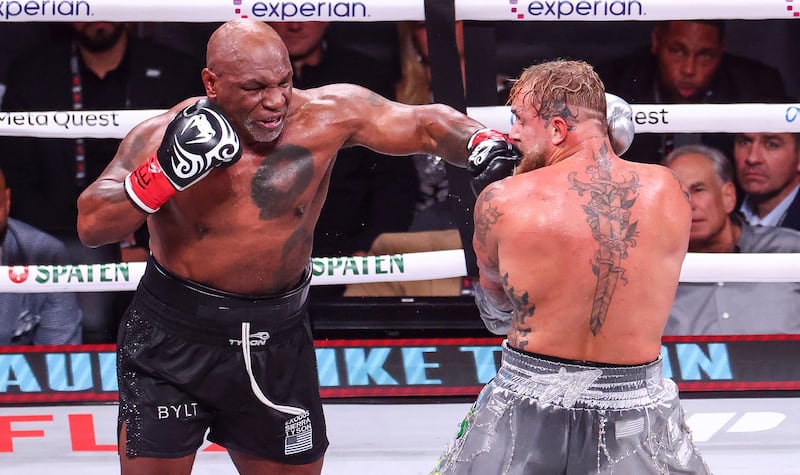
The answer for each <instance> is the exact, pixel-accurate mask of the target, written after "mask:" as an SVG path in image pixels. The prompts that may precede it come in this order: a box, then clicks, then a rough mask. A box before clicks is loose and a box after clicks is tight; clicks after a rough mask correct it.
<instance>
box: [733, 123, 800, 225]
mask: <svg viewBox="0 0 800 475" xmlns="http://www.w3.org/2000/svg"><path fill="white" fill-rule="evenodd" d="M733 156H734V160H735V162H736V176H737V178H738V180H739V186H740V187H741V188H742V190H743V191H744V192H745V196H744V200H743V202H742V205H741V208H740V210H741V212H742V214H744V217H745V219H746V220H747V222H749V223H750V224H752V225H759V226H783V227H786V228H792V229H797V230H800V195H798V190H799V189H800V133H794V134H792V133H757V134H755V133H741V134H737V135H736V141H735V144H734V152H733Z"/></svg>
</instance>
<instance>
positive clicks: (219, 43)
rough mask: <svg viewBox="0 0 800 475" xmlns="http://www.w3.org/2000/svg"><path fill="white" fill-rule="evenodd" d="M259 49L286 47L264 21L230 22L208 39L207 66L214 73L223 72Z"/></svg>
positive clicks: (236, 20) (245, 20) (240, 20)
mask: <svg viewBox="0 0 800 475" xmlns="http://www.w3.org/2000/svg"><path fill="white" fill-rule="evenodd" d="M258 48H279V49H283V50H285V49H286V46H285V45H284V44H283V40H282V39H281V37H280V35H278V33H276V32H275V30H273V29H272V27H270V26H269V25H267V24H266V23H264V22H262V21H258V20H252V19H249V18H237V19H234V20H230V21H228V22H225V23H223V24H222V25H221V26H220V27H219V28H217V29H216V31H214V33H212V34H211V37H210V38H209V39H208V48H207V50H206V66H207V67H208V68H209V69H211V70H212V71H219V70H223V69H224V65H225V64H226V63H230V62H231V61H240V60H242V59H245V57H246V56H247V53H248V52H250V51H253V50H254V49H258ZM287 57H288V53H287Z"/></svg>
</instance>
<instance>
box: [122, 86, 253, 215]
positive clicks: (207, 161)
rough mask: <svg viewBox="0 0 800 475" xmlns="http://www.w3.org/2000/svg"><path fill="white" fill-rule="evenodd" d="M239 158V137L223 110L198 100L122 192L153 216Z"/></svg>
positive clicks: (174, 123) (176, 121)
mask: <svg viewBox="0 0 800 475" xmlns="http://www.w3.org/2000/svg"><path fill="white" fill-rule="evenodd" d="M241 156H242V148H241V145H240V143H239V137H238V136H237V135H236V132H234V130H233V127H232V126H231V124H230V122H228V119H227V118H225V116H224V114H223V113H222V110H221V109H220V108H219V107H217V106H216V105H215V104H213V103H211V102H209V101H208V100H206V99H201V100H199V101H197V103H195V104H192V105H190V106H188V107H186V108H185V109H183V110H182V111H181V112H179V113H178V115H176V116H175V118H174V119H172V122H170V123H169V125H168V126H167V129H166V131H165V132H164V139H163V140H162V142H161V145H160V146H159V147H158V151H157V152H156V153H155V154H153V155H151V156H150V157H149V158H148V159H147V160H145V161H144V163H142V164H141V165H139V166H138V167H137V168H136V169H135V170H133V171H132V172H131V173H130V174H128V176H127V177H126V178H125V192H126V193H127V194H128V197H129V198H130V199H131V201H133V203H134V204H135V205H136V206H137V207H138V208H140V209H141V210H142V211H144V212H146V213H155V212H156V211H158V210H159V208H161V206H163V205H164V203H166V202H167V201H169V199H170V198H172V196H174V195H175V193H177V192H178V191H182V190H184V189H186V188H188V187H189V186H191V185H193V184H195V183H197V182H198V181H200V180H201V179H202V178H203V177H205V176H206V175H208V173H209V172H210V171H211V170H213V169H214V168H217V167H223V166H230V165H232V164H233V163H235V162H236V161H237V160H239V158H240V157H241Z"/></svg>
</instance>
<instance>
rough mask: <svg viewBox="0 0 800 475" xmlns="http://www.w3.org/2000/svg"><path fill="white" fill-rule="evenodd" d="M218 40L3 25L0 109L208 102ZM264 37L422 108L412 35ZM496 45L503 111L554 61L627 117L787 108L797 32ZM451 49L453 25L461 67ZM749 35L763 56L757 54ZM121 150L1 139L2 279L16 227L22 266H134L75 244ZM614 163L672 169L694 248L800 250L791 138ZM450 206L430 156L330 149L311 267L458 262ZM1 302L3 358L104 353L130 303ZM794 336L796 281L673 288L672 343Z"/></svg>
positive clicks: (423, 83) (202, 30)
mask: <svg viewBox="0 0 800 475" xmlns="http://www.w3.org/2000/svg"><path fill="white" fill-rule="evenodd" d="M217 25H218V24H216V23H214V24H205V23H136V24H124V23H119V24H114V23H107V22H97V23H77V24H68V23H59V24H44V23H8V24H4V25H0V41H1V40H3V39H5V38H14V41H4V42H3V43H4V44H5V45H7V46H8V47H7V48H4V51H3V53H2V54H0V110H3V111H50V110H74V109H86V110H104V109H110V110H120V109H166V108H169V107H171V106H172V105H174V104H175V103H177V102H179V101H180V100H182V99H184V98H186V97H189V96H194V95H202V94H203V88H202V84H201V82H200V69H201V68H202V66H203V64H204V56H205V43H206V40H207V39H208V36H209V35H210V33H211V32H212V31H213V30H214V28H215V27H216V26H217ZM273 26H274V27H275V28H276V30H277V31H278V32H279V34H281V36H282V37H283V38H284V41H285V42H286V44H287V47H288V49H289V53H290V57H291V60H292V64H293V67H294V86H295V87H298V88H301V89H306V88H313V87H316V86H319V85H322V84H326V83H333V82H348V83H356V84H360V85H363V86H365V87H368V88H370V89H372V90H374V91H376V92H378V93H380V94H381V95H384V96H386V97H389V98H391V99H395V100H398V101H400V102H405V103H411V104H420V103H426V102H431V101H433V100H434V99H433V97H432V92H431V87H430V74H431V73H430V67H429V65H430V61H429V58H428V51H427V41H428V39H427V37H426V30H425V25H424V23H421V22H400V23H396V24H395V23H389V22H384V23H364V24H348V23H321V22H305V23H293V22H289V23H280V24H277V23H276V24H274V25H273ZM496 33H497V52H496V54H497V58H496V63H497V65H498V71H496V72H495V73H496V76H497V88H498V104H503V103H504V97H505V96H504V93H505V91H506V90H507V85H508V82H509V78H513V77H515V76H516V75H517V74H518V73H519V72H520V71H521V70H522V69H523V68H524V67H525V66H527V65H530V64H533V63H535V62H538V61H542V60H548V59H552V58H556V57H570V58H574V59H584V60H586V61H588V62H590V63H591V64H593V65H595V67H596V69H597V71H598V72H599V74H600V76H601V78H602V79H603V80H604V82H605V84H606V89H607V91H608V92H612V93H615V94H618V95H620V96H621V97H623V98H624V99H625V100H627V101H628V102H630V103H632V104H636V103H642V104H650V103H717V104H721V103H736V102H773V103H785V102H794V101H796V100H797V97H798V95H799V94H800V84H798V83H797V82H796V81H794V80H793V79H794V78H795V77H797V76H798V75H800V63H798V62H797V61H796V58H794V57H792V54H796V53H795V49H794V47H793V45H794V44H796V40H800V32H798V31H797V28H794V29H793V30H792V29H790V28H789V26H788V22H783V21H778V20H775V21H764V22H738V21H724V22H723V21H715V22H707V21H702V22H701V21H681V22H676V21H672V22H662V23H648V22H637V23H635V24H626V26H625V28H620V27H619V25H618V24H613V25H612V24H599V23H598V24H594V23H582V24H571V25H568V26H565V25H564V24H563V23H541V22H535V23H512V24H502V25H498V28H496ZM462 35H463V29H462V25H461V24H459V25H458V28H457V40H458V45H457V46H458V51H459V54H460V55H461V59H462V69H463V68H465V67H466V66H465V64H464V61H463V58H464V56H463V41H462V38H463V36H462ZM756 37H757V38H759V41H758V42H757V43H758V44H761V45H762V46H763V45H770V47H769V48H763V47H760V48H756V47H754V44H755V43H756V42H755V41H752V38H756ZM792 38H794V40H795V43H793V42H792ZM771 39H774V40H775V41H772V40H771ZM11 45H13V47H12V46H11ZM465 76H466V74H465ZM465 87H467V85H465ZM709 120H713V119H711V118H710V119H709ZM118 143H119V141H118V140H115V139H42V138H31V137H0V167H1V168H2V170H3V171H4V173H5V183H3V184H4V185H5V184H7V185H8V190H10V191H8V190H6V188H5V186H3V187H2V188H1V189H0V191H2V190H6V200H5V201H3V200H0V205H3V206H0V209H5V214H6V217H7V218H8V217H9V216H10V219H8V220H7V221H8V223H9V224H8V226H7V228H8V229H9V232H5V230H4V229H2V230H1V231H2V235H1V236H0V237H2V239H3V241H2V261H0V262H1V263H2V264H3V265H16V264H22V263H24V262H23V261H22V260H20V259H21V258H20V257H19V256H16V255H15V254H14V253H15V252H16V251H13V250H11V249H12V248H11V247H10V246H14V245H15V244H13V243H12V242H11V239H12V238H13V236H14V235H15V234H14V233H13V232H12V231H13V230H15V229H17V228H21V227H22V226H26V227H24V228H22V229H25V230H26V232H27V231H28V227H30V232H31V233H34V232H35V233H41V235H43V236H47V235H49V236H50V237H52V239H51V238H42V239H33V238H29V239H28V240H27V243H30V244H31V246H32V250H31V251H30V253H28V254H22V255H23V256H27V257H29V260H28V261H27V262H28V263H38V264H46V263H54V264H55V263H67V262H69V263H74V264H78V263H92V262H118V261H120V260H122V261H139V260H144V256H146V254H147V230H146V229H145V228H143V229H141V230H140V231H139V232H137V233H136V234H135V235H133V236H130V238H129V239H128V240H126V241H125V242H122V243H119V244H118V245H113V246H104V247H103V248H99V249H89V248H86V247H84V246H82V245H81V244H80V242H79V240H78V239H77V231H76V214H77V211H76V206H75V203H76V199H77V196H78V194H79V193H80V192H81V191H82V190H83V189H84V187H85V186H86V185H88V184H89V183H91V182H92V181H93V180H94V179H95V178H96V177H97V176H98V175H99V173H100V172H101V171H102V170H103V168H104V167H105V165H106V164H107V163H108V162H109V161H110V160H111V158H112V157H113V156H114V153H115V149H116V146H117V144H118ZM624 158H626V159H628V160H633V161H641V162H648V163H659V164H663V165H664V166H669V167H670V168H673V170H674V171H675V173H676V175H677V176H679V177H680V178H681V179H682V180H683V181H684V183H685V184H686V186H687V188H688V191H689V195H690V199H691V200H692V204H693V219H694V223H693V228H692V236H691V243H690V251H695V252H798V251H800V231H798V230H800V197H798V188H800V134H798V133H795V134H789V133H771V132H764V133H741V134H640V135H637V137H636V139H635V140H634V143H633V146H632V147H631V149H630V150H629V151H628V152H627V153H626V154H625V155H624ZM0 178H2V177H0ZM2 181H3V180H0V182H2ZM9 193H13V197H14V200H13V202H12V201H11V200H10V196H11V195H9ZM0 198H2V195H0ZM447 198H448V183H447V171H446V170H445V168H444V165H443V163H442V161H441V160H439V159H438V157H434V156H415V157H404V158H391V159H387V158H386V157H381V156H380V155H378V154H376V153H374V152H372V151H370V150H366V149H362V148H354V149H349V150H346V151H343V152H342V153H340V156H339V158H338V159H337V162H336V165H335V166H334V168H333V170H332V171H331V184H330V191H329V194H328V198H327V201H326V204H325V207H324V208H323V211H322V215H321V217H320V221H319V225H318V226H317V228H316V234H315V236H314V243H315V247H314V255H315V256H319V257H323V256H349V255H366V254H386V253H393V252H418V251H424V250H437V249H454V248H459V247H461V239H460V237H459V234H458V231H457V226H456V224H455V222H454V219H453V216H452V215H451V208H450V206H452V203H450V202H449V201H448V199H447ZM3 221H6V220H3ZM3 221H0V223H2V222H3ZM5 227H6V226H3V228H5ZM34 230H35V231H34ZM38 235H39V234H37V236H38ZM23 247H24V246H23ZM14 249H16V248H14ZM465 285H466V286H468V285H469V282H468V281H467V282H465V281H464V279H451V280H445V281H440V282H438V281H437V282H431V281H427V282H417V283H413V284H410V283H392V284H386V285H377V286H375V285H366V286H352V287H350V288H344V287H330V288H324V289H322V288H315V289H314V292H316V294H317V295H318V296H319V297H320V298H328V297H337V298H338V297H339V296H342V295H345V296H348V297H350V296H383V295H412V296H413V295H420V296H427V295H441V296H453V295H460V294H461V293H462V292H464V290H465V289H464V287H465ZM312 296H313V294H312ZM0 297H1V298H0V313H1V314H0V322H2V323H1V324H2V325H3V326H4V327H3V328H0V345H4V344H10V343H11V344H22V343H39V344H61V343H78V342H81V341H82V342H86V343H106V342H114V341H115V335H116V325H117V322H118V319H119V317H120V316H121V314H122V312H123V310H124V308H125V306H126V305H127V302H128V301H129V299H130V294H128V293H115V294H111V293H103V292H98V293H93V292H81V293H79V294H78V295H72V294H63V295H61V296H60V297H58V298H55V297H53V298H50V299H49V301H48V299H47V298H38V299H33V298H32V297H30V296H26V294H15V295H7V294H4V295H0ZM23 299H25V301H23ZM743 302H746V303H747V305H744V303H743ZM48 306H49V307H48ZM778 314H780V315H778ZM76 322H81V324H80V326H81V328H80V329H77V328H76ZM799 327H800V283H786V284H780V285H776V284H760V283H753V284H747V283H744V284H737V285H731V284H725V285H722V284H720V285H718V284H716V283H714V284H683V283H682V284H681V285H680V288H679V290H678V298H677V299H676V304H675V308H674V311H673V316H672V318H671V320H670V323H669V324H668V326H667V334H734V333H795V332H797V330H798V329H799ZM54 328H55V329H57V328H62V329H63V331H60V332H59V331H57V330H56V331H55V332H53V329H54ZM81 333H82V337H81Z"/></svg>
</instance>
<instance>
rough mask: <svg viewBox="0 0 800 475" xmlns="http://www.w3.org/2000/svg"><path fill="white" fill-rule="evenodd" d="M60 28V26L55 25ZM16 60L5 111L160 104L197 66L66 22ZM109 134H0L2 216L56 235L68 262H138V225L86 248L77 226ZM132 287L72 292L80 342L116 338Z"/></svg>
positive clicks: (139, 42)
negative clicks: (6, 213) (6, 205)
mask: <svg viewBox="0 0 800 475" xmlns="http://www.w3.org/2000/svg"><path fill="white" fill-rule="evenodd" d="M58 26H59V27H62V25H61V24H59V25H58ZM63 27H66V28H67V32H68V35H66V36H64V35H62V36H59V37H58V38H57V39H54V40H53V41H52V42H48V43H46V44H42V45H40V46H38V47H36V48H34V49H31V50H29V51H28V52H27V53H26V54H23V55H21V56H19V57H18V58H16V59H15V60H14V61H13V62H12V64H11V66H10V68H9V71H8V82H7V90H6V94H5V97H4V99H3V108H4V110H8V111H51V110H79V109H84V110H119V109H166V108H169V107H171V106H172V105H173V104H175V103H176V102H178V101H180V100H182V99H184V98H186V97H190V96H194V95H201V94H203V93H204V92H203V91H204V89H203V85H202V81H201V80H200V69H201V68H200V64H198V63H197V62H195V61H194V60H193V59H192V58H189V57H188V56H185V55H183V54H182V53H178V52H177V51H174V50H172V49H170V48H168V47H166V46H164V45H161V44H158V43H156V42H153V41H151V40H145V39H140V38H138V37H136V36H135V35H133V34H132V33H131V32H130V31H129V28H128V24H126V23H111V22H76V23H71V24H69V25H66V24H65V25H63ZM119 142H120V141H119V140H118V139H88V138H87V139H44V138H34V137H3V138H2V141H0V150H2V153H1V154H0V161H1V162H2V166H3V168H4V169H5V172H6V177H7V179H8V183H9V186H10V187H11V188H12V189H13V190H14V197H15V199H14V208H13V209H12V212H11V216H12V217H14V218H16V219H19V220H20V221H23V222H25V223H28V224H31V225H32V226H35V227H37V228H39V229H41V230H43V231H45V232H47V233H48V234H51V235H53V236H55V237H56V238H58V239H60V240H61V241H62V242H64V244H65V245H66V246H67V250H68V252H69V255H70V263H73V264H83V263H97V262H118V261H120V260H123V261H140V260H144V258H145V256H146V254H147V251H146V248H145V246H146V243H147V234H146V229H144V227H143V228H142V229H141V230H140V232H139V233H137V236H136V237H134V236H130V238H129V239H128V240H126V242H124V243H121V245H120V244H116V245H108V246H102V247H99V248H95V249H90V248H88V247H85V246H83V245H82V244H81V243H80V240H79V239H78V233H77V225H76V223H77V216H78V210H77V204H76V203H77V199H78V195H79V194H80V193H81V192H82V191H83V190H84V188H85V187H86V186H87V185H88V184H90V183H91V182H92V181H94V180H95V179H96V178H97V177H98V176H99V175H100V172H101V171H102V170H103V169H104V168H105V167H106V165H108V163H109V162H110V161H111V159H112V158H113V157H114V155H115V153H116V150H117V146H118V145H119ZM131 296H132V293H119V294H113V293H109V292H80V293H79V295H78V300H79V302H80V304H81V308H82V309H83V313H84V320H83V326H84V328H83V330H84V334H83V337H84V341H85V342H87V343H110V342H114V341H116V329H117V321H118V318H119V317H120V316H121V315H122V310H123V307H125V306H126V305H127V302H128V301H129V300H130V298H131Z"/></svg>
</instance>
